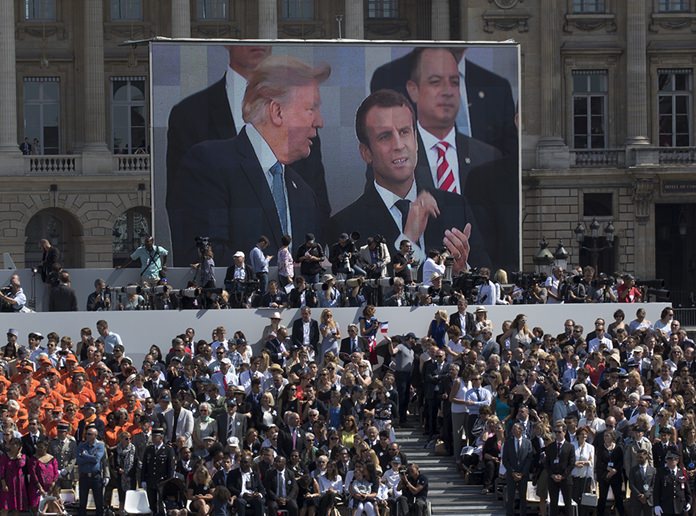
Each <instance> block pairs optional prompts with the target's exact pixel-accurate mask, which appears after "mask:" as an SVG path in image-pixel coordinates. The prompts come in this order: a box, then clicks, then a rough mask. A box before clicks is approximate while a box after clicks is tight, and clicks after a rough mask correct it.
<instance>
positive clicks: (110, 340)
mask: <svg viewBox="0 0 696 516" xmlns="http://www.w3.org/2000/svg"><path fill="white" fill-rule="evenodd" d="M97 332H98V333H99V337H97V339H96V341H95V342H101V343H103V344H104V353H106V354H107V355H111V354H113V352H114V346H115V345H116V344H120V345H121V346H123V342H122V341H121V336H120V335H119V334H118V333H114V332H112V331H109V323H108V322H106V321H105V320H103V319H100V320H99V321H97Z"/></svg>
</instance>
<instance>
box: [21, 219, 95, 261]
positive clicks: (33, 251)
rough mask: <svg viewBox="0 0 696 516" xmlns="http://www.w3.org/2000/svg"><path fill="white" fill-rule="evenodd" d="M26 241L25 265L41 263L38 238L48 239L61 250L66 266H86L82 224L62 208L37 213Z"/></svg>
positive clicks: (28, 230)
mask: <svg viewBox="0 0 696 516" xmlns="http://www.w3.org/2000/svg"><path fill="white" fill-rule="evenodd" d="M25 236H26V240H25V243H24V264H25V266H26V267H32V266H35V265H38V264H40V263H41V258H42V255H43V253H42V251H41V249H39V240H41V239H42V238H46V239H48V240H49V241H50V242H51V245H53V246H55V247H57V248H58V249H59V250H60V253H61V263H62V264H63V267H65V268H66V269H70V268H76V267H83V266H84V263H85V253H84V245H83V241H82V224H80V222H79V221H78V220H77V218H76V217H75V216H74V215H73V214H72V213H70V212H68V211H65V210H62V209H60V208H47V209H45V210H41V211H40V212H38V213H37V214H36V215H34V216H33V217H32V218H31V219H30V220H29V223H28V224H27V227H26V231H25Z"/></svg>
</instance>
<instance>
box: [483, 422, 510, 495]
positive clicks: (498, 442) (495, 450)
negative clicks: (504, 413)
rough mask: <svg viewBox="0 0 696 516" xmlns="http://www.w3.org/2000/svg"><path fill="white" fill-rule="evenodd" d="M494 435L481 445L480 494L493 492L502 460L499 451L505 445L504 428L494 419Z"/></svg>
mask: <svg viewBox="0 0 696 516" xmlns="http://www.w3.org/2000/svg"><path fill="white" fill-rule="evenodd" d="M494 421H495V423H493V424H494V425H495V426H494V428H495V433H494V434H493V435H492V436H490V437H489V438H488V439H486V441H485V442H484V443H483V449H482V450H481V454H482V455H483V491H481V493H482V494H489V493H492V492H493V488H494V482H495V479H496V478H497V477H498V470H499V469H500V463H501V459H502V455H501V451H502V448H503V444H504V443H505V426H504V425H503V423H501V422H500V421H498V419H497V418H495V420H494Z"/></svg>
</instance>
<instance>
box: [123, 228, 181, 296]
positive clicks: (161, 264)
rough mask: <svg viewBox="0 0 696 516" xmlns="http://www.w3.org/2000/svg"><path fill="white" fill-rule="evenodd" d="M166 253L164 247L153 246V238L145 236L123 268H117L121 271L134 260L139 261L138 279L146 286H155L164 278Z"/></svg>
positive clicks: (167, 252)
mask: <svg viewBox="0 0 696 516" xmlns="http://www.w3.org/2000/svg"><path fill="white" fill-rule="evenodd" d="M168 254H169V251H167V250H166V249H165V248H164V247H162V246H159V245H155V238H154V237H152V236H150V235H146V236H145V241H144V244H143V245H141V246H140V247H138V248H137V249H136V250H135V251H133V254H131V255H130V260H129V261H128V263H126V264H125V265H123V266H120V267H117V269H122V268H126V267H128V266H129V265H130V264H131V263H132V262H134V261H135V260H138V261H140V279H141V281H142V282H146V283H148V284H152V285H154V284H156V283H157V282H158V281H159V280H160V279H161V278H163V277H165V276H166V271H167V255H168Z"/></svg>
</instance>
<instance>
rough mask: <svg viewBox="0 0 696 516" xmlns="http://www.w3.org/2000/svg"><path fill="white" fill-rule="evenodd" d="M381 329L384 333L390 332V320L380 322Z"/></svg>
mask: <svg viewBox="0 0 696 516" xmlns="http://www.w3.org/2000/svg"><path fill="white" fill-rule="evenodd" d="M380 331H381V332H382V333H384V334H387V333H389V321H384V322H383V323H380Z"/></svg>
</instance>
